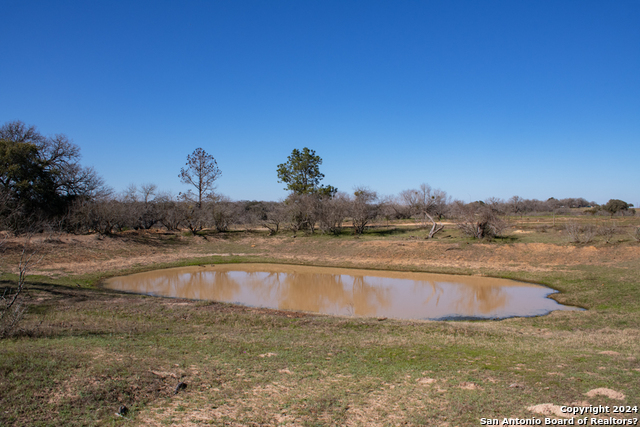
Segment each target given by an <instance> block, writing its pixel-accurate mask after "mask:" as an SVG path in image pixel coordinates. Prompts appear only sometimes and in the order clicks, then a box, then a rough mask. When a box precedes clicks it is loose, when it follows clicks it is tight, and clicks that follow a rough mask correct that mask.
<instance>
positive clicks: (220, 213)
mask: <svg viewBox="0 0 640 427" xmlns="http://www.w3.org/2000/svg"><path fill="white" fill-rule="evenodd" d="M207 205H208V207H209V206H210V209H211V210H212V212H211V213H212V216H211V218H212V220H213V225H214V227H215V228H216V230H217V231H219V232H224V231H227V230H229V226H230V225H231V224H232V223H233V221H234V218H235V216H236V215H235V214H236V212H235V205H234V204H233V203H232V202H231V201H230V200H229V199H228V198H227V197H225V196H217V197H216V199H215V200H213V201H212V202H208V203H207Z"/></svg>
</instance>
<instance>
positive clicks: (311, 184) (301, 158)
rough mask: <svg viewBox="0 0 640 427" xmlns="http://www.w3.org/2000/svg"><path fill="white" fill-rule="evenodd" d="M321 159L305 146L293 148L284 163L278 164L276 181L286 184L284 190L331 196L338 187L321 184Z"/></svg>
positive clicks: (322, 175) (322, 176)
mask: <svg viewBox="0 0 640 427" xmlns="http://www.w3.org/2000/svg"><path fill="white" fill-rule="evenodd" d="M321 164H322V159H321V158H320V156H317V155H316V152H315V151H314V150H310V149H308V148H307V147H305V148H303V149H302V151H300V150H298V149H294V150H293V151H292V152H291V155H290V156H289V157H288V159H287V162H286V163H281V164H279V165H278V182H283V183H285V184H287V187H286V188H285V190H290V191H292V192H293V193H295V194H320V195H328V196H333V195H334V194H335V193H336V192H337V191H338V189H337V188H335V187H332V186H330V185H329V186H327V187H324V186H321V185H320V181H321V180H322V179H323V178H324V174H322V173H321V172H320V165H321Z"/></svg>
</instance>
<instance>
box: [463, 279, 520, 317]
mask: <svg viewBox="0 0 640 427" xmlns="http://www.w3.org/2000/svg"><path fill="white" fill-rule="evenodd" d="M456 291H457V293H458V294H459V297H458V298H457V299H456V302H455V303H454V307H455V311H456V313H459V314H462V315H469V316H473V315H475V314H477V313H482V314H488V313H492V312H495V311H496V310H497V309H499V308H503V307H505V306H506V305H507V302H508V300H509V295H507V293H505V292H504V289H503V288H502V287H501V286H469V285H466V284H460V285H459V286H456Z"/></svg>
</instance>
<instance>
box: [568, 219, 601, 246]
mask: <svg viewBox="0 0 640 427" xmlns="http://www.w3.org/2000/svg"><path fill="white" fill-rule="evenodd" d="M596 231H597V230H596V228H595V227H594V226H592V225H580V224H578V223H577V222H576V221H570V222H568V223H567V224H566V226H565V232H566V233H567V236H568V237H569V241H570V242H571V243H590V242H591V241H592V240H593V238H594V237H595V235H596Z"/></svg>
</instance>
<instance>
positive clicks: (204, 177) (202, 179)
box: [179, 148, 222, 208]
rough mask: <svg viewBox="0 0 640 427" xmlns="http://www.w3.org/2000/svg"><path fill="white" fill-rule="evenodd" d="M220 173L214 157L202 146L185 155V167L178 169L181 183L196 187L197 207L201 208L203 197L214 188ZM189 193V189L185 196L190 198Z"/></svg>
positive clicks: (208, 194) (209, 193)
mask: <svg viewBox="0 0 640 427" xmlns="http://www.w3.org/2000/svg"><path fill="white" fill-rule="evenodd" d="M221 174H222V172H221V171H220V169H219V168H218V163H217V162H216V159H214V158H213V156H212V155H211V154H208V153H207V152H206V151H204V150H203V149H202V148H196V149H195V150H194V151H193V153H191V154H189V155H188V156H187V163H186V168H182V169H180V175H179V177H180V180H181V181H182V182H183V183H185V184H191V185H193V186H194V187H195V188H196V190H197V191H198V197H197V203H198V208H201V207H202V200H203V198H206V197H207V196H210V195H211V193H212V192H213V190H214V188H215V187H214V185H213V183H214V182H215V180H216V179H218V178H219V177H220V175H221ZM190 194H191V190H189V191H188V192H187V194H186V195H185V196H186V197H188V198H190Z"/></svg>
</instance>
